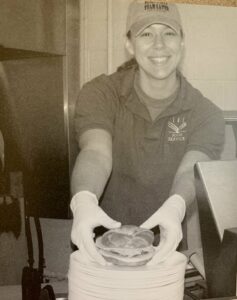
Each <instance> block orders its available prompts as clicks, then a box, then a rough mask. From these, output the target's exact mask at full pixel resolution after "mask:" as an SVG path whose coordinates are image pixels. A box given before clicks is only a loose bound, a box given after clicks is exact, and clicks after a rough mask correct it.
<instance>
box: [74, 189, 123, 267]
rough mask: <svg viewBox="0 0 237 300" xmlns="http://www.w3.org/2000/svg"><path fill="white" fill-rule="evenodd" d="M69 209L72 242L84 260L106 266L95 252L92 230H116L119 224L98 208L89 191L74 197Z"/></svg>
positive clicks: (95, 199) (94, 197)
mask: <svg viewBox="0 0 237 300" xmlns="http://www.w3.org/2000/svg"><path fill="white" fill-rule="evenodd" d="M70 207H71V210H72V212H73V224H72V231H71V239H72V242H73V243H74V244H75V245H77V247H78V248H79V251H80V252H81V254H82V255H83V257H84V258H85V259H86V260H88V261H93V262H95V261H96V262H98V263H100V264H102V265H106V264H107V263H106V261H105V259H104V258H103V257H102V256H101V255H100V254H99V252H98V251H97V250H96V246H95V243H94V240H93V238H94V232H93V230H94V228H95V227H97V226H101V225H102V226H104V227H106V228H109V229H112V228H118V227H120V226H121V223H119V222H116V221H114V220H113V219H111V218H110V217H109V216H108V215H107V214H106V213H105V212H104V211H103V210H102V209H101V208H100V207H99V206H98V200H97V197H96V195H95V194H93V193H91V192H89V191H81V192H79V193H77V194H76V195H74V196H73V198H72V200H71V204H70Z"/></svg>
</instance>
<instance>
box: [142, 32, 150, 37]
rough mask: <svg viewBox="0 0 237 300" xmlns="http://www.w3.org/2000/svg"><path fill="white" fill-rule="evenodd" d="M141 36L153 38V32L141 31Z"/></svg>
mask: <svg viewBox="0 0 237 300" xmlns="http://www.w3.org/2000/svg"><path fill="white" fill-rule="evenodd" d="M141 37H146V38H151V37H152V33H151V32H149V31H145V32H142V33H141Z"/></svg>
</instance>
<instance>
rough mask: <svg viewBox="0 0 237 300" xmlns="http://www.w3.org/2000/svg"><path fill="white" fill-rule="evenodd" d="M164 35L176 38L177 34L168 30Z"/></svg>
mask: <svg viewBox="0 0 237 300" xmlns="http://www.w3.org/2000/svg"><path fill="white" fill-rule="evenodd" d="M165 35H167V36H176V35H177V33H176V32H175V31H174V30H168V31H166V32H165Z"/></svg>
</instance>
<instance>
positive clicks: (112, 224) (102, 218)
mask: <svg viewBox="0 0 237 300" xmlns="http://www.w3.org/2000/svg"><path fill="white" fill-rule="evenodd" d="M98 220H99V222H100V224H99V225H102V226H104V227H106V228H109V229H112V228H119V227H121V223H120V222H117V221H115V220H113V219H112V218H110V217H109V216H108V215H107V214H106V213H105V212H104V211H103V210H102V209H101V210H100V213H99V216H98Z"/></svg>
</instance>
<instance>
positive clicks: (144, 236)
mask: <svg viewBox="0 0 237 300" xmlns="http://www.w3.org/2000/svg"><path fill="white" fill-rule="evenodd" d="M153 241H154V234H153V232H152V231H150V230H148V229H144V228H141V227H138V226H134V225H123V226H121V227H120V228H117V229H111V230H109V231H107V232H106V233H105V234H104V235H102V236H101V237H99V238H97V240H96V246H97V248H98V250H99V252H100V253H101V254H102V255H103V257H104V258H105V259H106V260H107V261H109V262H112V263H114V264H116V265H123V266H124V265H126V266H140V265H144V264H145V263H146V262H148V261H149V260H150V259H151V258H152V256H153V254H154V247H153V245H152V244H153Z"/></svg>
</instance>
